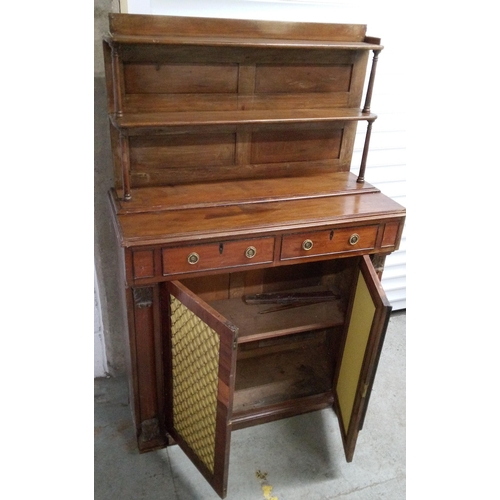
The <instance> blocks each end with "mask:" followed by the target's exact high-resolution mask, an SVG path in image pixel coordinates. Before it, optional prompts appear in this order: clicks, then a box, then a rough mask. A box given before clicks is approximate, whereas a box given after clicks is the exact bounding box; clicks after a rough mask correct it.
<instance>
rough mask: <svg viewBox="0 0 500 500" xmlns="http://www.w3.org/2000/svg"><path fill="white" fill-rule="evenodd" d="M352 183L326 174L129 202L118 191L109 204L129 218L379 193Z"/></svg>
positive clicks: (144, 195)
mask: <svg viewBox="0 0 500 500" xmlns="http://www.w3.org/2000/svg"><path fill="white" fill-rule="evenodd" d="M356 179H357V176H356V175H354V174H353V173H351V172H329V173H321V174H314V175H303V176H300V177H274V178H272V177H270V178H266V179H239V180H237V181H234V180H230V181H219V182H210V183H208V184H207V183H206V182H205V183H196V184H184V185H182V184H181V185H175V186H158V187H141V188H134V194H133V196H132V199H131V200H129V201H123V191H122V190H117V191H114V198H113V202H114V204H115V208H116V210H117V213H119V214H132V213H142V212H162V211H171V210H176V211H179V210H188V209H194V208H208V207H222V206H229V205H243V204H251V203H266V202H270V201H286V200H299V199H305V198H323V197H336V196H346V195H349V194H354V193H376V192H379V190H378V189H377V188H376V187H374V186H372V185H371V184H369V183H367V182H364V183H359V182H356ZM207 185H209V186H210V189H207Z"/></svg>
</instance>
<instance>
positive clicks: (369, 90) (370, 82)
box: [363, 50, 380, 113]
mask: <svg viewBox="0 0 500 500" xmlns="http://www.w3.org/2000/svg"><path fill="white" fill-rule="evenodd" d="M379 54H380V50H374V51H373V59H372V69H371V71H370V79H369V80H368V88H367V89H366V97H365V106H364V107H363V113H369V112H370V106H371V103H372V94H373V85H374V83H375V73H376V72H377V63H378V55H379Z"/></svg>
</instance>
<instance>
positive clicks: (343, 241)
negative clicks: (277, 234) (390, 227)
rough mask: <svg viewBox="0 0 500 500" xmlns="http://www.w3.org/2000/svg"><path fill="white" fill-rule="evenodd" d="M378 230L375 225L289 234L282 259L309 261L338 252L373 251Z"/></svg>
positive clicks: (282, 248)
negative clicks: (308, 246)
mask: <svg viewBox="0 0 500 500" xmlns="http://www.w3.org/2000/svg"><path fill="white" fill-rule="evenodd" d="M378 230H379V227H378V226H377V225H373V226H360V227H354V228H347V229H336V230H335V229H331V230H330V231H328V230H326V231H312V232H306V233H292V234H287V235H284V236H283V243H282V247H281V259H282V260H287V259H304V258H305V259H307V258H309V257H313V256H317V255H328V254H333V253H338V252H351V251H352V252H357V251H359V250H371V249H373V248H375V241H376V238H377V234H378ZM305 241H309V242H310V245H311V248H310V249H304V242H305Z"/></svg>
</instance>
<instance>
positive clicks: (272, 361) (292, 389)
mask: <svg viewBox="0 0 500 500" xmlns="http://www.w3.org/2000/svg"><path fill="white" fill-rule="evenodd" d="M328 342H329V341H328V335H327V332H320V333H319V334H318V335H315V336H312V337H309V338H308V339H305V340H304V341H303V342H302V343H292V344H290V346H289V347H288V349H286V346H285V349H284V350H281V351H278V352H265V353H263V354H261V355H254V356H253V357H240V356H238V366H237V369H236V382H235V395H234V406H233V412H234V413H235V414H238V413H244V412H251V411H252V410H261V409H262V408H264V407H270V406H276V405H280V404H284V403H286V402H289V401H292V400H294V399H299V398H305V397H310V396H315V395H320V394H325V393H328V392H329V391H330V392H331V387H332V369H333V367H332V360H331V358H330V357H329V355H328V354H327V353H328V352H329V351H328V349H327V345H328ZM278 347H279V346H278ZM256 351H257V352H259V349H256Z"/></svg>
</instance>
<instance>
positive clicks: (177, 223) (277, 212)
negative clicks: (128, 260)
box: [112, 172, 405, 246]
mask: <svg viewBox="0 0 500 500" xmlns="http://www.w3.org/2000/svg"><path fill="white" fill-rule="evenodd" d="M355 179H356V177H355V176H354V175H353V174H351V173H349V172H345V173H336V174H331V175H330V176H325V175H321V176H310V177H304V178H300V179H297V178H292V179H261V180H249V181H237V182H221V183H217V182H216V183H211V184H209V185H208V184H203V185H201V184H195V185H191V186H189V185H188V186H180V187H176V186H171V187H163V188H147V189H141V190H138V192H140V193H141V194H140V195H139V196H137V197H136V198H134V200H133V201H132V202H121V201H120V197H119V193H114V197H113V199H112V202H113V206H114V211H115V214H116V218H117V222H118V225H119V228H120V233H121V238H122V244H123V245H124V246H137V245H147V244H161V243H165V244H171V243H176V242H188V241H199V240H201V239H211V238H214V239H215V238H231V237H237V236H247V237H248V236H253V235H261V234H264V233H268V232H270V231H274V232H276V231H278V232H279V231H291V230H292V231H293V230H296V229H303V228H320V227H327V226H331V225H338V224H350V223H369V222H370V221H379V220H381V219H389V218H403V217H404V215H405V209H404V208H403V207H402V206H401V205H399V204H398V203H397V202H395V201H393V200H391V199H390V198H388V197H387V196H385V195H383V194H382V193H380V192H379V190H378V189H376V188H374V187H373V186H371V185H370V184H367V183H364V184H357V183H356V180H355ZM319 185H322V188H320V187H319Z"/></svg>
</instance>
